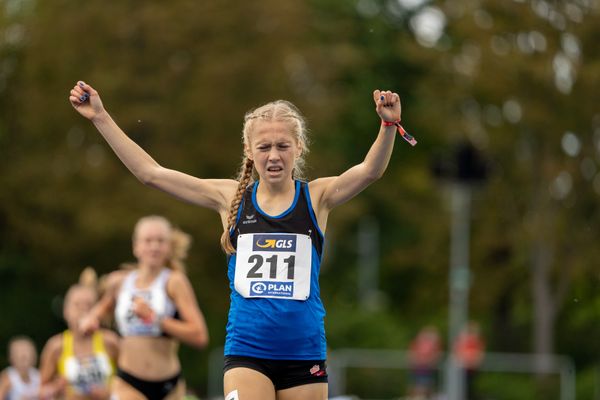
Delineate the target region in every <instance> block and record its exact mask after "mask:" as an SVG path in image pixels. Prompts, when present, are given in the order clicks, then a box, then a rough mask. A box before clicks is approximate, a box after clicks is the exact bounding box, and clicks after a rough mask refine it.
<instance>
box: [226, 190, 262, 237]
mask: <svg viewBox="0 0 600 400" xmlns="http://www.w3.org/2000/svg"><path fill="white" fill-rule="evenodd" d="M255 185H256V181H252V182H250V183H249V184H248V186H246V190H244V194H243V195H242V198H241V200H240V206H239V207H238V211H237V215H236V216H235V223H234V224H233V226H232V227H231V230H230V231H229V234H230V235H231V234H233V232H234V231H235V227H236V226H237V225H238V223H239V221H240V218H241V217H242V213H243V212H244V207H245V203H246V201H248V200H250V201H252V192H253V190H254V186H255Z"/></svg>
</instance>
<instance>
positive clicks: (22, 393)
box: [0, 367, 40, 400]
mask: <svg viewBox="0 0 600 400" xmlns="http://www.w3.org/2000/svg"><path fill="white" fill-rule="evenodd" d="M7 373H8V379H9V381H10V391H9V392H8V396H7V397H6V400H34V399H37V398H38V396H39V394H38V393H39V390H40V373H39V371H38V370H37V369H35V368H30V369H29V371H28V373H27V374H28V375H29V381H28V382H25V381H24V380H23V379H22V378H21V375H20V374H19V372H18V371H17V370H16V369H15V368H13V367H8V370H7ZM0 400H5V399H0Z"/></svg>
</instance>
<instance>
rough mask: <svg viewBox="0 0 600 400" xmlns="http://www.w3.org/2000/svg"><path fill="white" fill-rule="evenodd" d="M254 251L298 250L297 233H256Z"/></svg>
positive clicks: (253, 244)
mask: <svg viewBox="0 0 600 400" xmlns="http://www.w3.org/2000/svg"><path fill="white" fill-rule="evenodd" d="M252 250H253V251H296V235H286V234H280V235H273V234H270V235H261V234H254V241H253V243H252Z"/></svg>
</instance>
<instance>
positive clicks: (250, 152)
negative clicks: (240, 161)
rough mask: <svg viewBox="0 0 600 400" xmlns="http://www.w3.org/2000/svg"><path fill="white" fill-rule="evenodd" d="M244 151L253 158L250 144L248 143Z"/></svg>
mask: <svg viewBox="0 0 600 400" xmlns="http://www.w3.org/2000/svg"><path fill="white" fill-rule="evenodd" d="M244 153H245V154H246V158H249V159H250V160H253V158H252V151H250V146H248V145H245V146H244Z"/></svg>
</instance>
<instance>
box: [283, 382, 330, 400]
mask: <svg viewBox="0 0 600 400" xmlns="http://www.w3.org/2000/svg"><path fill="white" fill-rule="evenodd" d="M326 399H327V383H309V384H307V385H300V386H295V387H293V388H289V389H282V390H278V391H277V400H326Z"/></svg>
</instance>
